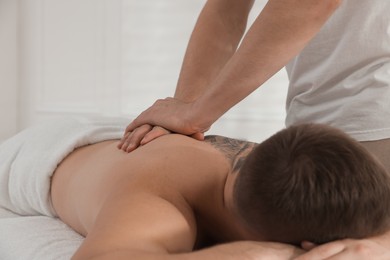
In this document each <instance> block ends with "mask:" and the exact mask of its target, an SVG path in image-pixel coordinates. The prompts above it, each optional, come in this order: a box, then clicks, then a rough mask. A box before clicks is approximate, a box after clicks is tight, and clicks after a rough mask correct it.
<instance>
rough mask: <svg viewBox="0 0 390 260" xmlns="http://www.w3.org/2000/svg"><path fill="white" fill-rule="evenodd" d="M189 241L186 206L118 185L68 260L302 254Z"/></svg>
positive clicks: (209, 259)
mask: <svg viewBox="0 0 390 260" xmlns="http://www.w3.org/2000/svg"><path fill="white" fill-rule="evenodd" d="M179 208H180V209H179ZM195 239H196V223H195V218H194V216H193V215H192V213H191V211H190V210H186V208H185V207H180V206H179V207H176V206H175V205H173V204H171V203H170V202H168V201H167V200H166V199H163V198H160V197H158V196H156V195H153V194H149V193H147V192H144V193H142V194H139V193H137V191H136V190H135V189H134V187H126V186H125V185H122V188H117V189H116V191H115V192H113V193H112V194H111V195H110V196H109V197H108V198H107V199H106V200H105V202H104V205H103V206H102V208H101V210H100V212H99V214H98V215H97V218H96V220H95V223H94V224H93V227H92V228H91V230H90V231H89V232H88V235H87V237H86V239H85V240H84V242H83V243H82V245H81V247H80V248H79V249H78V251H77V252H76V254H75V255H74V256H73V258H72V259H73V260H78V259H83V260H84V259H91V260H111V259H116V260H121V259H126V260H129V259H137V260H138V259H139V260H149V259H150V260H158V259H171V260H176V259H177V260H198V259H204V260H214V259H226V260H253V259H256V260H263V259H264V260H266V259H267V260H268V259H271V258H272V259H280V260H286V259H293V257H296V256H298V255H300V254H302V252H303V251H302V250H300V249H298V248H296V247H294V246H291V245H284V244H279V243H268V242H253V241H241V242H233V243H228V244H222V245H218V246H214V247H210V248H207V249H204V250H199V251H195V252H192V248H193V246H194V244H195Z"/></svg>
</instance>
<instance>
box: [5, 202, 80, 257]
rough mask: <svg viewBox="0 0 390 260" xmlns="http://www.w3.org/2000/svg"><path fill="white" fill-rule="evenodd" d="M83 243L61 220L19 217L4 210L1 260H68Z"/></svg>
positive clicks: (42, 217)
mask: <svg viewBox="0 0 390 260" xmlns="http://www.w3.org/2000/svg"><path fill="white" fill-rule="evenodd" d="M82 241H83V237H82V236H81V235H79V234H78V233H76V232H75V231H73V230H72V229H71V228H70V227H68V226H67V225H66V224H64V223H63V222H62V221H60V220H59V219H57V218H52V217H46V216H28V217H24V216H18V215H16V214H13V213H11V212H10V211H7V210H5V209H2V208H0V259H1V260H68V259H70V258H71V256H72V255H73V254H74V252H75V251H76V250H77V248H78V247H79V246H80V244H81V242H82Z"/></svg>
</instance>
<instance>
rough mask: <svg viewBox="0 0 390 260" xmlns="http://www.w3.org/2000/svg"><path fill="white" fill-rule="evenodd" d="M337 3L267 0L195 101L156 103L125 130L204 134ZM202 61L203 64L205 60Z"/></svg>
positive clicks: (276, 68)
mask: <svg viewBox="0 0 390 260" xmlns="http://www.w3.org/2000/svg"><path fill="white" fill-rule="evenodd" d="M340 2H341V0H321V1H318V0H269V1H268V3H267V5H266V6H265V8H264V9H263V11H262V12H261V13H260V15H259V16H258V17H257V19H256V21H255V22H254V24H253V25H252V27H251V28H250V30H249V32H248V33H247V34H246V36H245V37H244V39H243V42H242V44H241V46H240V48H239V49H238V50H237V51H236V52H235V53H234V54H233V55H232V56H231V58H230V59H229V60H228V61H227V63H226V64H225V66H224V67H223V68H222V69H221V70H220V72H219V73H218V75H217V76H216V78H215V79H214V80H212V81H211V83H210V84H208V85H207V86H205V88H204V89H203V91H200V92H202V93H199V92H198V93H191V92H190V93H189V91H190V90H188V91H187V90H185V91H184V90H182V91H183V92H182V93H187V94H186V95H192V96H193V97H195V100H191V99H188V100H183V99H171V98H170V99H164V100H158V101H157V102H156V103H155V104H154V105H153V106H151V107H150V108H148V109H147V110H145V111H144V112H143V113H142V114H141V115H140V116H139V117H138V118H136V119H135V120H134V121H133V122H132V123H131V124H130V125H129V126H128V128H127V130H128V131H132V130H134V129H136V128H137V127H138V126H141V125H143V124H147V123H148V124H151V125H158V126H161V127H164V128H166V129H169V130H171V131H174V132H178V133H182V134H186V135H192V134H194V133H202V132H204V131H206V130H207V129H208V128H209V127H210V126H211V125H212V124H213V123H214V122H215V121H216V120H217V119H218V118H219V117H220V116H222V115H223V114H224V113H225V112H226V111H227V110H229V109H230V108H231V107H233V106H234V105H235V104H237V103H238V102H240V101H241V100H242V99H244V98H245V97H246V96H248V95H249V94H250V93H251V92H253V91H254V90H255V89H257V88H258V87H259V86H261V85H262V84H263V83H264V82H265V81H267V80H268V79H269V78H270V77H271V76H272V75H274V74H275V73H276V72H277V71H279V70H280V69H281V68H282V67H283V66H284V65H285V64H287V63H288V61H289V60H290V59H292V58H293V57H294V56H296V55H297V54H298V53H299V52H300V51H301V50H302V49H303V48H304V47H305V45H306V44H307V43H308V42H309V41H310V40H311V39H312V38H313V37H314V36H315V35H316V34H317V32H318V31H319V30H320V29H321V27H322V26H323V25H324V23H325V22H326V21H327V20H328V18H329V17H330V16H331V15H332V14H333V13H334V12H335V10H336V9H337V8H338V6H339V5H340ZM204 59H206V60H207V57H206V56H205V57H204Z"/></svg>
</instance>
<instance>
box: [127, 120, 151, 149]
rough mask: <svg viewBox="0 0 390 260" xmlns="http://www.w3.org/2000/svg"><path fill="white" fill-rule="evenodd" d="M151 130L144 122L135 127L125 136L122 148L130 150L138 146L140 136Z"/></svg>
mask: <svg viewBox="0 0 390 260" xmlns="http://www.w3.org/2000/svg"><path fill="white" fill-rule="evenodd" d="M150 130H152V126H151V125H148V124H145V125H142V126H140V127H138V128H136V129H135V130H134V131H133V132H131V134H130V135H129V136H128V137H127V138H126V140H125V142H124V144H123V146H122V150H123V151H125V152H128V153H129V152H131V151H134V150H135V149H137V147H139V145H140V142H141V140H142V138H143V137H144V136H145V135H146V134H147V133H148V132H149V131H150Z"/></svg>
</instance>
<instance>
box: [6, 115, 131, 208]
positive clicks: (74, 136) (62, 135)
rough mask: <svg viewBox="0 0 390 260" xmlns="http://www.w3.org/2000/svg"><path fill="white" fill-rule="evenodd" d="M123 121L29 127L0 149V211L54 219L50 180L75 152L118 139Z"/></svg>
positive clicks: (67, 120) (63, 120)
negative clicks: (75, 150) (78, 148)
mask: <svg viewBox="0 0 390 260" xmlns="http://www.w3.org/2000/svg"><path fill="white" fill-rule="evenodd" d="M127 123H129V120H128V119H127V120H126V119H117V118H115V119H114V118H104V119H94V120H89V119H75V118H61V119H54V120H49V121H47V122H45V123H41V124H39V125H36V126H33V127H30V128H28V129H26V130H24V131H22V132H20V133H19V134H17V135H16V136H14V137H12V138H10V139H8V140H6V141H5V142H4V143H2V144H1V145H0V207H3V208H5V209H7V210H10V211H12V212H14V213H17V214H19V215H25V216H33V215H46V216H55V215H56V214H55V211H54V209H53V207H52V204H51V199H50V179H51V176H52V174H53V172H54V171H55V169H56V167H57V165H58V164H59V163H60V162H61V161H62V160H63V159H64V158H65V157H66V156H67V155H68V154H69V153H70V152H72V151H73V150H74V149H75V148H77V147H81V146H84V145H87V144H93V143H97V142H100V141H104V140H110V139H119V138H120V137H121V136H122V134H123V131H124V127H125V126H126V124H127Z"/></svg>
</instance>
